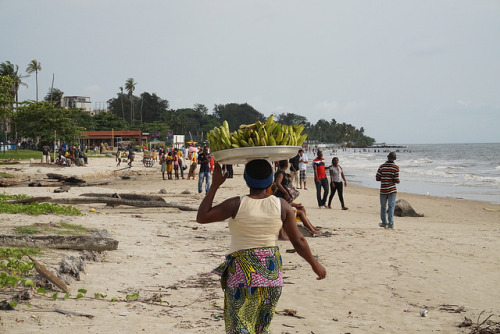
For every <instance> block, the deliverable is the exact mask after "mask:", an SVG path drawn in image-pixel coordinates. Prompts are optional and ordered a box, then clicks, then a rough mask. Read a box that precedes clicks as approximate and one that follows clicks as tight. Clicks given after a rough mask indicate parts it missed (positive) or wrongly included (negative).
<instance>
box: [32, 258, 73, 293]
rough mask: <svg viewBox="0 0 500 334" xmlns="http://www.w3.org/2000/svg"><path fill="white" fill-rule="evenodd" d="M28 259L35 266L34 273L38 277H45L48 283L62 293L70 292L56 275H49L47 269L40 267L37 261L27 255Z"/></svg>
mask: <svg viewBox="0 0 500 334" xmlns="http://www.w3.org/2000/svg"><path fill="white" fill-rule="evenodd" d="M28 257H29V258H30V260H31V261H33V264H34V265H35V269H36V271H37V272H38V273H39V274H40V275H42V276H43V277H45V278H46V279H47V280H49V282H51V283H52V284H54V285H55V286H57V287H58V288H59V289H61V290H62V291H64V292H69V291H70V290H69V288H68V286H67V285H66V283H64V282H63V281H61V280H60V279H59V278H58V277H57V276H56V275H54V274H53V273H51V272H50V270H48V269H47V268H45V266H44V265H42V264H41V263H40V262H38V261H37V260H35V259H34V258H32V257H31V256H29V255H28Z"/></svg>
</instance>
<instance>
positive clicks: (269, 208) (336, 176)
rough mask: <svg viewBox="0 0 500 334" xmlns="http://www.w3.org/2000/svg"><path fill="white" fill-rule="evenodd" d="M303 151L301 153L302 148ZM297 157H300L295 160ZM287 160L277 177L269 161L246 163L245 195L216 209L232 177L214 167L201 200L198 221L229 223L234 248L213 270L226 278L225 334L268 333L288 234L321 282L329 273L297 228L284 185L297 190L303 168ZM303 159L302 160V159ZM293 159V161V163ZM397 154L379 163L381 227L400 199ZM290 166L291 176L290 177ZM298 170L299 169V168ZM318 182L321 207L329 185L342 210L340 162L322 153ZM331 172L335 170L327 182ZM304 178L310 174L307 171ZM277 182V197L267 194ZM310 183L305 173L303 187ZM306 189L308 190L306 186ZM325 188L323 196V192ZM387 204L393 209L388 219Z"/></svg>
mask: <svg viewBox="0 0 500 334" xmlns="http://www.w3.org/2000/svg"><path fill="white" fill-rule="evenodd" d="M301 151H302V150H301ZM298 155H299V158H298V161H302V163H304V164H307V163H308V160H307V156H306V157H304V152H303V151H302V152H300V151H299V154H298ZM295 158H296V157H295ZM295 158H292V159H291V160H290V162H289V161H287V160H283V161H280V162H279V164H278V169H277V170H276V172H275V173H274V175H273V168H272V166H271V164H270V163H269V162H268V161H266V160H260V159H257V160H252V161H250V162H248V163H247V164H246V165H245V170H244V174H243V178H244V179H245V182H246V184H247V186H248V187H249V193H248V194H247V195H245V196H236V197H232V198H229V199H226V200H224V201H222V202H221V203H220V204H218V205H214V204H213V202H214V198H215V195H216V193H217V191H218V189H219V188H220V186H221V185H222V184H223V183H224V182H225V180H226V178H227V177H228V172H227V171H226V172H225V173H223V172H222V168H221V166H220V165H219V164H218V163H215V170H214V173H213V182H212V186H211V187H210V188H208V190H207V195H206V196H205V198H204V199H203V201H202V202H201V204H200V206H199V209H198V215H197V218H196V220H197V222H198V223H200V224H207V223H213V222H220V221H224V220H226V219H228V220H229V223H228V225H229V231H230V233H231V244H230V248H229V252H228V254H227V255H226V258H225V261H224V263H222V264H221V265H220V266H219V267H217V268H216V269H215V270H214V272H215V273H217V274H218V275H220V276H221V285H222V288H223V290H224V320H225V331H226V333H268V332H269V328H270V324H271V320H272V318H273V315H274V313H275V308H276V304H277V302H278V300H279V298H280V296H281V291H282V286H283V273H282V260H281V254H280V250H279V248H278V247H277V240H278V237H279V235H280V233H281V232H280V231H282V230H284V231H285V232H286V234H287V236H288V240H290V242H291V243H292V245H293V247H294V248H295V250H296V251H297V253H298V254H299V255H300V256H301V257H302V258H304V259H305V260H306V261H307V262H308V263H309V265H310V266H311V269H312V270H313V272H314V273H315V274H316V276H317V278H316V279H318V280H321V279H324V278H325V277H326V269H325V268H324V267H323V265H321V264H320V263H319V261H318V259H316V258H315V257H314V256H313V255H312V252H311V250H310V249H309V245H308V243H307V241H306V239H305V238H304V237H303V235H302V234H301V233H300V231H299V230H298V228H297V224H296V217H297V211H298V210H297V209H296V210H294V209H293V208H294V206H293V196H292V194H291V193H290V192H289V190H288V188H287V187H285V186H284V185H285V182H284V180H286V182H288V183H289V184H291V185H292V186H293V180H294V176H293V175H294V173H293V172H296V171H299V172H300V167H299V166H296V165H294V163H295V162H296V160H297V159H295ZM301 159H302V160H301ZM292 160H293V161H292ZM395 160H396V153H395V152H391V153H390V154H389V155H388V157H387V161H386V162H385V163H384V164H382V165H380V167H379V169H378V170H377V173H376V180H377V181H380V182H381V188H380V205H381V209H380V218H381V221H382V222H381V223H380V226H381V227H384V228H393V227H394V221H393V214H394V207H395V201H396V193H397V190H396V184H397V183H399V167H398V166H397V165H396V164H395V162H394V161H395ZM289 163H290V165H291V168H290V172H291V173H290V174H287V173H286V170H287V169H288V166H289V165H288V164H289ZM296 167H298V169H297V168H296ZM313 168H314V181H315V183H316V189H317V200H318V205H319V207H320V208H322V207H325V203H326V198H327V196H328V190H329V189H328V185H330V189H331V190H332V195H331V197H330V199H329V203H328V206H329V207H330V205H331V200H332V198H333V194H334V193H335V192H337V193H338V194H339V199H340V202H341V206H342V209H343V210H347V208H346V207H345V205H344V201H343V196H342V189H343V187H344V186H347V182H346V180H345V175H344V173H343V170H342V168H341V167H340V165H339V159H338V158H336V157H335V158H333V159H332V164H331V165H330V166H329V167H326V166H325V159H324V158H323V154H322V153H321V152H318V153H317V157H316V158H315V159H314V160H313ZM326 170H329V172H330V184H328V180H327V176H326ZM304 174H305V173H304ZM273 181H274V183H275V184H276V190H275V192H274V195H275V196H273V195H271V194H270V192H269V191H268V190H269V188H270V187H271V185H272V183H273ZM302 184H304V188H305V185H306V180H305V175H304V177H303V178H301V180H300V185H301V186H302ZM305 189H306V188H305ZM322 189H323V190H324V192H323V196H321V190H322ZM387 204H388V205H389V210H388V217H387V214H386V212H387Z"/></svg>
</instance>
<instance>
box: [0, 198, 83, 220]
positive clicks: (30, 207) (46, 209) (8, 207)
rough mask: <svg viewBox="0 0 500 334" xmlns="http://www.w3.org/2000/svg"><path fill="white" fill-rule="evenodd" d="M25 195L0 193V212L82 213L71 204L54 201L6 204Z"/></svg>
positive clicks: (74, 214)
mask: <svg viewBox="0 0 500 334" xmlns="http://www.w3.org/2000/svg"><path fill="white" fill-rule="evenodd" d="M27 197H29V196H26V195H6V194H5V193H4V194H0V212H2V213H11V214H15V213H25V214H30V215H42V214H47V213H52V214H56V215H70V216H81V215H83V214H82V213H81V211H80V210H78V209H77V208H75V207H73V206H71V205H60V204H55V203H38V202H34V203H28V204H20V203H16V204H7V203H5V202H6V201H9V200H13V199H20V198H27Z"/></svg>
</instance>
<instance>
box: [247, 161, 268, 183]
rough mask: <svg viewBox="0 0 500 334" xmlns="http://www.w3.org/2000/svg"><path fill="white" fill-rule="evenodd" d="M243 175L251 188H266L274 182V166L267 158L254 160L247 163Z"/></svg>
mask: <svg viewBox="0 0 500 334" xmlns="http://www.w3.org/2000/svg"><path fill="white" fill-rule="evenodd" d="M243 177H244V178H245V181H246V183H247V185H248V186H249V187H250V188H255V189H266V188H268V187H269V186H270V185H271V183H272V182H273V168H272V167H271V164H270V163H269V162H268V161H267V160H263V159H256V160H252V161H250V162H248V163H247V164H246V165H245V171H244V173H243Z"/></svg>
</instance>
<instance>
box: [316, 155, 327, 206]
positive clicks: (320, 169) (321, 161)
mask: <svg viewBox="0 0 500 334" xmlns="http://www.w3.org/2000/svg"><path fill="white" fill-rule="evenodd" d="M313 168H314V183H315V184H316V198H317V200H318V206H319V208H320V209H321V208H323V207H325V208H326V199H327V198H328V179H327V178H326V168H325V158H323V152H321V151H319V150H318V153H317V156H316V158H315V159H314V160H313ZM321 188H323V196H321Z"/></svg>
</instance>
